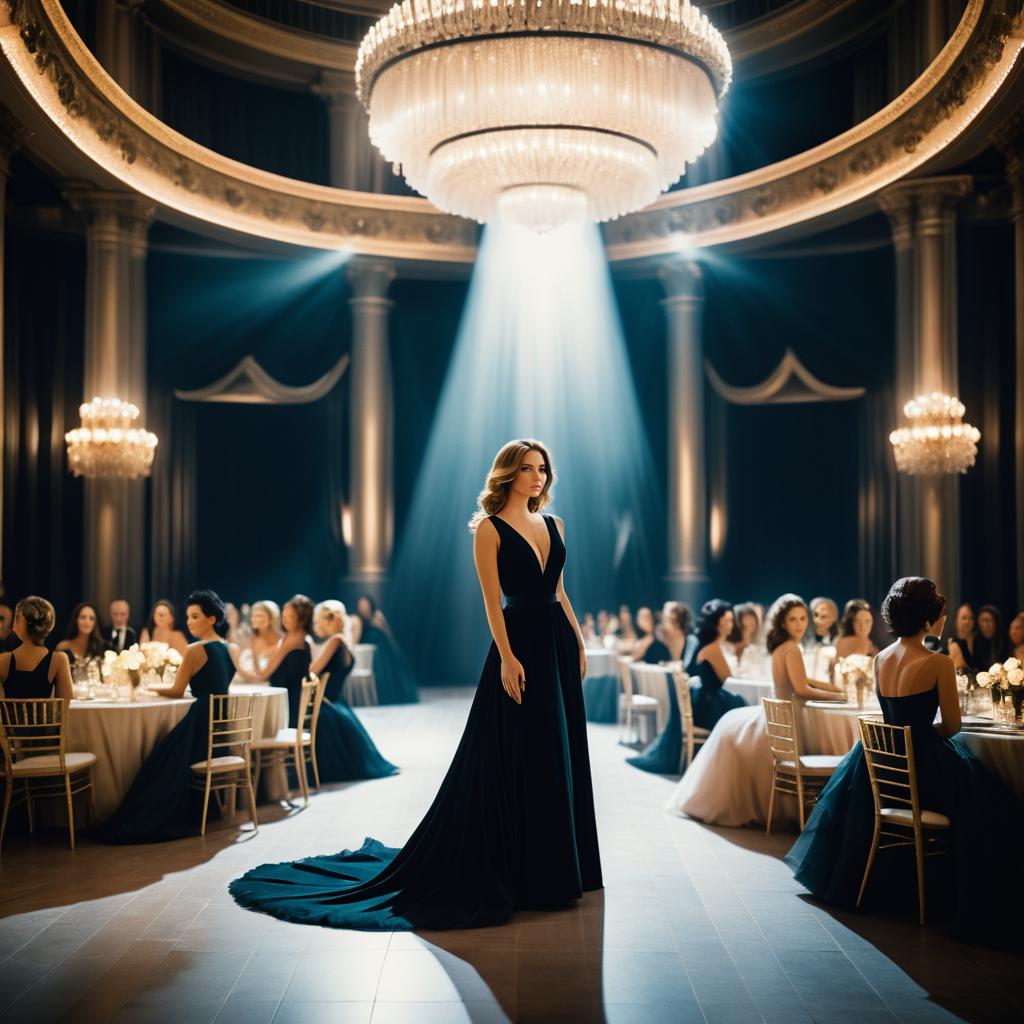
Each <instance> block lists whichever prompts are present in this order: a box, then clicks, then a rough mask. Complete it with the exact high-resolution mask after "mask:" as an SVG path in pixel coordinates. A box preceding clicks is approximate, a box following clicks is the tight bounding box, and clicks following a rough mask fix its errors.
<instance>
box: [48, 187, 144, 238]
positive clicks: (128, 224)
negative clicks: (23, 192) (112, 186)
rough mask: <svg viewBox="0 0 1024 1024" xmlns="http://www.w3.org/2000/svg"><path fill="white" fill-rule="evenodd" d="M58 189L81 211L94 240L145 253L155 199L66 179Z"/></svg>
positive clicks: (73, 206)
mask: <svg viewBox="0 0 1024 1024" xmlns="http://www.w3.org/2000/svg"><path fill="white" fill-rule="evenodd" d="M61 192H62V193H63V195H64V198H65V199H67V201H68V203H69V204H70V206H71V208H72V209H73V210H77V211H78V212H79V213H82V214H84V215H85V219H86V230H87V233H88V236H89V237H90V238H91V239H92V240H93V241H96V242H100V243H101V244H108V245H124V246H127V247H129V249H130V251H131V255H132V256H137V257H142V256H145V255H146V236H147V233H148V231H149V226H150V224H152V223H153V217H154V215H155V214H156V203H154V202H153V201H152V200H150V199H147V198H146V197H145V196H140V195H138V194H136V193H134V192H117V191H111V190H108V189H100V188H95V187H94V186H92V185H89V184H87V183H85V182H78V181H68V182H63V183H62V184H61Z"/></svg>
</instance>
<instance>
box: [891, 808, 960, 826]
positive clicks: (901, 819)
mask: <svg viewBox="0 0 1024 1024" xmlns="http://www.w3.org/2000/svg"><path fill="white" fill-rule="evenodd" d="M882 817H883V818H884V819H885V820H886V821H890V822H893V823H895V824H897V825H911V826H912V825H913V824H914V812H913V811H912V810H911V809H910V808H909V807H883V808H882ZM921 824H922V825H924V826H925V827H926V828H949V818H947V817H946V816H945V815H944V814H939V812H938V811H925V810H922V811H921Z"/></svg>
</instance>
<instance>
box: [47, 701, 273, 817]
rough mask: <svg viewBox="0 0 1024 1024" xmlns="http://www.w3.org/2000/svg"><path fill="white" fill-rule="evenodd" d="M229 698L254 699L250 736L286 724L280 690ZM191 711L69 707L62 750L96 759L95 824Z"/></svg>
mask: <svg viewBox="0 0 1024 1024" xmlns="http://www.w3.org/2000/svg"><path fill="white" fill-rule="evenodd" d="M231 693H242V694H245V693H251V694H253V695H254V696H255V697H256V699H255V700H254V701H253V705H252V715H253V735H254V736H256V737H267V736H273V735H274V734H275V733H276V732H277V731H278V729H283V728H284V727H285V726H286V725H287V724H288V691H287V690H285V689H283V688H282V687H280V686H256V685H251V684H241V685H234V686H232V687H231ZM191 705H192V698H191V697H182V698H179V699H178V700H167V699H166V698H163V697H157V698H155V699H152V700H146V701H138V702H135V703H132V704H116V703H112V702H107V701H96V700H92V701H82V700H73V701H72V702H71V712H70V715H69V717H68V743H67V749H68V751H69V752H72V753H75V752H89V753H93V754H95V755H96V767H95V768H94V769H93V785H94V786H95V789H96V817H97V820H99V821H104V820H105V819H106V818H109V817H110V815H111V814H113V813H114V811H115V810H117V808H118V807H119V806H120V803H121V801H122V800H123V799H124V796H125V794H126V793H127V792H128V788H129V787H130V786H131V784H132V781H133V780H134V778H135V776H136V775H137V774H138V771H139V769H140V768H141V767H142V763H143V761H145V760H146V758H147V757H148V756H149V754H150V751H152V749H153V748H154V747H155V746H156V745H157V743H159V741H160V740H162V739H163V738H164V736H166V735H167V734H168V733H169V732H170V731H171V730H172V729H173V728H174V727H175V726H176V725H177V724H178V723H179V722H180V721H181V720H182V718H184V717H185V713H186V712H187V711H188V709H189V707H190V706H191Z"/></svg>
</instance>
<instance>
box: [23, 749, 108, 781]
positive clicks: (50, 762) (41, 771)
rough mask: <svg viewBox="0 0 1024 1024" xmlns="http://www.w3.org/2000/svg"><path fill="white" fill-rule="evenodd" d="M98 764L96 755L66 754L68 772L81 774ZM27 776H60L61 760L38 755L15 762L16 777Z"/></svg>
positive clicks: (55, 756) (50, 756) (51, 756)
mask: <svg viewBox="0 0 1024 1024" xmlns="http://www.w3.org/2000/svg"><path fill="white" fill-rule="evenodd" d="M95 763H96V755H95V754H65V755H64V765H65V767H66V768H67V770H68V772H80V771H82V770H83V769H84V768H91V767H92V766H93V765H94V764H95ZM26 775H60V758H59V757H58V756H57V755H56V754H37V755H36V756H35V757H23V758H20V759H19V760H17V761H15V762H14V777H15V778H18V777H19V776H21V777H24V776H26Z"/></svg>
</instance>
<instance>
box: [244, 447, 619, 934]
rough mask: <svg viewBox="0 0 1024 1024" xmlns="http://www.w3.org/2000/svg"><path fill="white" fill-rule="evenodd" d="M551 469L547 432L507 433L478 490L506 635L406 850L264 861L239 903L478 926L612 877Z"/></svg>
mask: <svg viewBox="0 0 1024 1024" xmlns="http://www.w3.org/2000/svg"><path fill="white" fill-rule="evenodd" d="M549 467H550V460H549V459H548V457H547V453H546V452H545V451H544V449H543V447H542V445H541V444H540V443H539V442H537V441H513V442H510V443H509V444H507V445H506V446H505V447H504V448H503V449H502V450H501V451H500V452H499V453H498V455H497V457H496V458H495V461H494V465H493V467H492V469H491V472H490V474H489V476H488V481H487V489H486V490H485V491H484V492H483V493H482V494H481V496H480V506H481V507H480V510H479V511H478V512H477V514H476V515H475V516H474V518H473V521H472V523H471V528H472V527H475V528H476V530H475V542H474V552H475V557H476V563H477V572H478V574H479V576H480V585H481V588H482V590H483V595H484V604H485V606H486V609H487V618H488V623H489V624H490V627H491V633H492V635H493V636H494V642H493V643H492V644H491V647H490V650H489V651H488V654H487V658H486V661H485V662H484V667H483V671H482V673H481V676H480V682H479V685H478V687H477V691H476V696H475V698H474V700H473V705H472V708H471V709H470V712H469V720H468V722H467V724H466V729H465V732H464V733H463V735H462V740H461V741H460V743H459V747H458V750H457V751H456V753H455V757H454V759H453V761H452V764H451V767H450V768H449V770H448V774H447V775H446V776H445V779H444V782H443V783H442V784H441V788H440V790H439V792H438V794H437V796H436V798H435V799H434V802H433V804H432V806H431V807H430V810H429V811H428V812H427V814H426V817H425V818H424V819H423V821H422V822H421V823H420V825H419V827H418V828H417V829H416V831H415V832H414V833H413V835H412V837H411V838H410V839H409V840H408V842H407V843H406V844H405V846H404V847H402V848H401V849H394V848H390V847H386V846H384V845H382V844H381V843H379V842H377V841H376V840H373V839H367V840H366V841H365V842H364V843H363V846H362V848H361V849H359V850H357V851H354V852H353V851H349V850H345V851H342V852H341V853H338V854H334V855H333V856H323V857H314V858H311V859H309V860H306V861H299V862H294V863H285V864H265V865H263V866H262V867H259V868H256V869H254V870H253V871H250V872H249V873H248V874H246V875H245V876H244V877H242V878H240V879H237V880H236V881H234V882H232V883H231V892H232V894H233V895H234V897H235V899H236V900H237V901H238V902H239V903H241V904H242V905H244V906H248V907H253V908H257V909H261V910H265V911H266V912H268V913H270V914H273V915H274V916H275V917H281V918H284V919H285V920H290V921H305V922H309V923H311V924H321V925H333V926H335V927H341V928H361V929H365V930H394V929H410V928H433V929H441V928H470V927H480V926H485V925H494V924H500V923H502V922H504V921H507V920H508V919H509V918H510V917H511V916H512V915H513V914H514V913H515V912H516V911H517V910H540V909H552V908H556V907H563V906H566V905H570V904H572V903H573V902H574V901H575V900H577V899H579V898H580V897H581V896H582V894H583V893H584V892H585V891H589V890H592V889H598V888H600V887H601V863H600V855H599V853H598V845H597V824H596V820H595V816H594V803H593V790H592V787H591V779H590V763H589V756H588V750H587V735H586V721H585V719H584V711H583V698H582V688H581V685H580V682H581V678H582V675H583V674H584V671H583V670H584V669H585V660H584V658H585V656H584V653H583V644H582V637H581V636H580V633H579V626H578V625H577V624H576V618H575V615H574V614H573V611H572V605H571V604H570V603H569V599H568V596H567V595H566V593H565V590H564V587H563V583H562V567H563V565H564V564H565V546H564V543H563V540H562V535H561V529H560V524H561V521H560V520H556V518H555V517H553V516H548V515H542V514H540V510H541V509H542V508H543V507H544V505H546V504H547V502H548V500H549V490H550V486H551V482H552V480H553V478H554V474H553V472H551V471H550V468H549ZM499 512H500V513H501V515H500V516H499V515H498V514H497V513H499ZM487 513H490V515H488V514H487ZM499 583H500V590H501V591H504V593H505V595H506V599H507V603H506V605H505V607H504V608H502V607H501V605H500V591H499Z"/></svg>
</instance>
